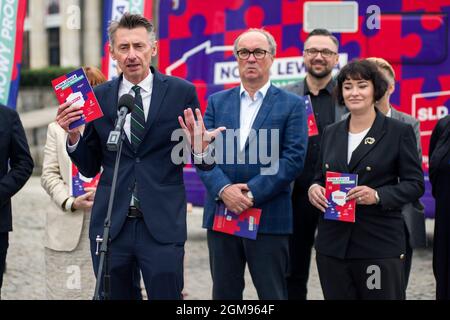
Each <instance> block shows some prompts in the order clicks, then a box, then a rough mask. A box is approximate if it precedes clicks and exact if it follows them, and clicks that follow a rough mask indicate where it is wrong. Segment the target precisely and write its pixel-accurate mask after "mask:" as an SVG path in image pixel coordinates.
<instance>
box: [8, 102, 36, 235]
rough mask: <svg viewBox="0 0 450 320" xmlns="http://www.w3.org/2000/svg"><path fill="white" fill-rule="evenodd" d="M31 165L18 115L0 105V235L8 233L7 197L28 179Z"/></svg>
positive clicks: (31, 169) (9, 209) (10, 228)
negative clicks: (0, 233)
mask: <svg viewBox="0 0 450 320" xmlns="http://www.w3.org/2000/svg"><path fill="white" fill-rule="evenodd" d="M33 166H34V164H33V159H32V158H31V155H30V150H29V148H28V143H27V137H26V136H25V131H24V130H23V126H22V122H21V121H20V118H19V115H18V114H17V112H16V111H15V110H12V109H10V108H7V107H5V106H3V105H0V232H9V231H12V217H11V197H12V196H13V195H14V194H16V192H17V191H19V190H20V189H21V188H22V187H23V185H24V184H25V182H27V180H28V178H30V176H31V173H32V171H33Z"/></svg>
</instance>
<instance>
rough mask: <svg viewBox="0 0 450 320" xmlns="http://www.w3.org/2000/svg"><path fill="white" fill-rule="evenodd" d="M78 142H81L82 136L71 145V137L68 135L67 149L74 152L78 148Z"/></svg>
mask: <svg viewBox="0 0 450 320" xmlns="http://www.w3.org/2000/svg"><path fill="white" fill-rule="evenodd" d="M78 142H80V138H78V141H77V142H76V143H75V144H73V145H70V141H69V138H68V137H67V151H69V153H72V152H74V151H75V150H76V149H77V146H78Z"/></svg>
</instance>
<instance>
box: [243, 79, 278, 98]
mask: <svg viewBox="0 0 450 320" xmlns="http://www.w3.org/2000/svg"><path fill="white" fill-rule="evenodd" d="M270 85H271V83H270V80H269V81H267V82H266V84H265V85H263V86H262V87H261V89H259V90H258V91H256V93H255V95H254V98H253V99H252V98H251V97H250V95H249V94H248V91H247V90H245V88H244V86H243V85H242V83H241V89H240V92H239V96H240V97H241V99H242V98H243V97H246V98H248V99H250V100H252V101H255V100H256V99H258V98H259V96H261V97H262V98H263V99H264V97H265V96H266V94H267V91H268V90H269V88H270Z"/></svg>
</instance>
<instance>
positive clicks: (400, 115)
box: [391, 107, 427, 248]
mask: <svg viewBox="0 0 450 320" xmlns="http://www.w3.org/2000/svg"><path fill="white" fill-rule="evenodd" d="M391 117H392V118H393V119H397V120H399V121H401V122H403V123H407V124H410V125H411V126H412V127H413V129H414V133H415V135H416V142H417V152H418V154H419V157H420V159H422V147H421V144H420V129H419V125H420V123H419V121H418V120H417V119H415V118H414V117H412V116H410V115H409V114H406V113H404V112H400V111H397V110H395V109H394V108H392V107H391ZM424 211H425V210H424V207H423V205H422V203H421V202H420V200H417V201H415V202H413V203H408V204H405V205H404V206H403V208H402V214H403V218H404V220H405V224H406V228H407V229H408V233H409V245H410V246H411V248H420V247H425V246H426V245H427V234H426V230H425V212H424Z"/></svg>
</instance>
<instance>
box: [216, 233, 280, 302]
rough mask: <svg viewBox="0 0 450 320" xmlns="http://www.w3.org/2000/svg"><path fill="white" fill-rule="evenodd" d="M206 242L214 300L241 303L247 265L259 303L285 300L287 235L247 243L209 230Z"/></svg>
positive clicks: (265, 236) (260, 237)
mask: <svg viewBox="0 0 450 320" xmlns="http://www.w3.org/2000/svg"><path fill="white" fill-rule="evenodd" d="M207 241H208V249H209V262H210V268H211V275H212V280H213V299H214V300H242V293H243V291H244V287H245V282H244V272H245V265H246V264H248V269H249V271H250V275H251V277H252V280H253V284H254V285H255V288H256V292H257V293H258V297H259V299H260V300H285V299H287V288H286V275H287V271H288V260H289V238H288V236H287V235H268V234H258V238H257V239H256V240H250V239H245V238H241V237H236V236H232V235H229V234H226V233H221V232H216V231H212V230H208V233H207Z"/></svg>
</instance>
